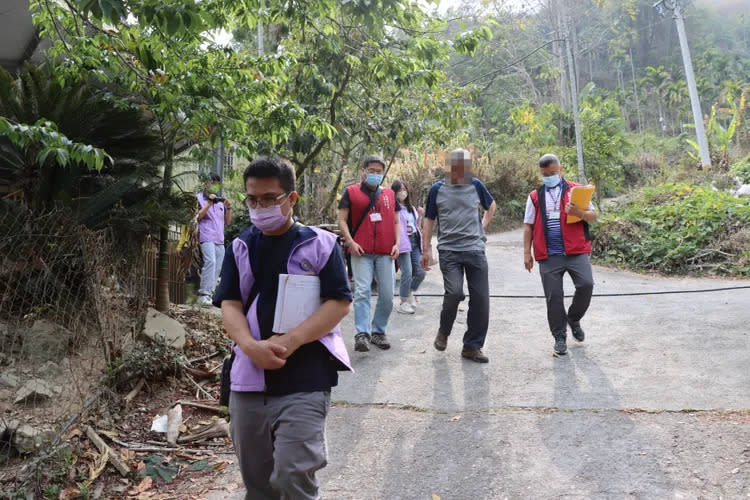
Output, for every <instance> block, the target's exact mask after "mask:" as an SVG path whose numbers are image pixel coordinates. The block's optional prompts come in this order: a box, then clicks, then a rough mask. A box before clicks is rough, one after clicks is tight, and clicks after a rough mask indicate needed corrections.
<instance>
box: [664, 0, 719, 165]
mask: <svg viewBox="0 0 750 500" xmlns="http://www.w3.org/2000/svg"><path fill="white" fill-rule="evenodd" d="M654 8H655V9H656V11H657V12H658V13H659V14H661V15H662V16H664V15H666V11H665V9H669V10H671V11H672V17H673V18H674V22H675V24H676V25H677V35H678V36H679V37H680V50H681V51H682V63H683V64H684V65H685V79H687V84H688V92H689V93H690V105H691V107H692V108H693V121H694V122H695V135H696V136H697V138H698V147H699V148H700V155H701V164H702V167H703V168H704V169H710V168H711V154H710V152H709V150H708V138H707V137H706V129H705V127H704V126H703V111H701V102H700V97H699V96H698V87H697V85H696V84H695V74H694V73H693V60H692V58H691V57H690V47H689V46H688V42H687V34H686V33H685V20H684V18H683V17H682V13H683V11H684V10H685V7H684V6H683V5H682V4H681V2H680V0H658V1H657V2H656V3H655V4H654Z"/></svg>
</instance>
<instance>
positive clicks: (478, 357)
mask: <svg viewBox="0 0 750 500" xmlns="http://www.w3.org/2000/svg"><path fill="white" fill-rule="evenodd" d="M461 357H462V358H466V359H470V360H472V361H475V362H477V363H489V362H490V358H488V357H487V356H486V355H485V354H484V353H483V352H482V350H481V349H467V348H465V347H464V349H463V350H462V351H461Z"/></svg>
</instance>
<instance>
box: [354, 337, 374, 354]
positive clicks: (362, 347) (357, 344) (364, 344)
mask: <svg viewBox="0 0 750 500" xmlns="http://www.w3.org/2000/svg"><path fill="white" fill-rule="evenodd" d="M354 350H355V351H359V352H367V351H369V350H370V336H369V335H367V334H366V333H358V334H357V335H355V336H354Z"/></svg>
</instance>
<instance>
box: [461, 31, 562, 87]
mask: <svg viewBox="0 0 750 500" xmlns="http://www.w3.org/2000/svg"><path fill="white" fill-rule="evenodd" d="M564 41H565V39H564V38H557V39H554V40H550V41H548V42H545V43H543V44H542V45H540V46H539V47H537V48H535V49H534V50H532V51H531V52H529V53H528V54H526V55H525V56H523V57H520V58H518V59H516V60H515V61H513V62H512V63H509V64H506V65H505V66H503V67H501V68H497V69H495V70H492V71H490V72H489V73H485V74H484V75H481V76H478V77H476V78H474V79H472V80H469V81H468V82H464V83H460V84H459V85H458V86H459V87H465V86H467V85H469V84H470V83H474V82H476V81H477V80H481V79H482V78H486V77H488V76H493V75H496V74H497V73H499V72H501V71H503V70H506V69H508V68H510V67H512V66H515V65H516V64H518V63H520V62H523V61H524V60H526V59H528V58H529V57H531V56H532V55H534V54H536V53H537V52H539V51H540V50H542V49H543V48H544V47H546V46H547V45H550V44H552V43H555V42H564Z"/></svg>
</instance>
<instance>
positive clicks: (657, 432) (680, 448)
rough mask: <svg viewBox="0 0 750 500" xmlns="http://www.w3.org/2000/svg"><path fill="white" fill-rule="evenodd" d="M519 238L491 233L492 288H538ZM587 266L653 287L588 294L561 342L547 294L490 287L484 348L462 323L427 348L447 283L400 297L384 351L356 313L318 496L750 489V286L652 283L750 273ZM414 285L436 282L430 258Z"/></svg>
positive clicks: (622, 281)
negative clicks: (581, 333) (361, 328)
mask: <svg viewBox="0 0 750 500" xmlns="http://www.w3.org/2000/svg"><path fill="white" fill-rule="evenodd" d="M520 241H521V232H520V231H513V232H508V233H503V234H498V235H493V236H491V237H490V239H489V242H488V246H487V256H488V260H489V263H490V289H491V292H492V293H493V294H498V295H526V294H528V295H540V294H541V293H542V289H541V282H540V279H539V274H538V268H537V267H535V268H534V270H533V271H532V273H531V274H529V273H527V272H526V271H525V270H524V269H523V263H522V248H521V245H520ZM594 278H595V280H596V286H595V289H594V293H595V294H597V293H623V292H654V293H653V294H652V295H645V296H636V297H594V299H593V300H592V304H591V308H590V309H589V313H588V314H587V316H586V317H585V318H584V321H583V322H582V326H583V327H584V329H585V331H586V341H585V343H583V344H577V343H575V341H573V340H572V339H571V338H570V337H569V354H568V355H567V356H564V357H560V358H555V357H553V356H552V337H551V335H550V334H549V331H548V329H547V326H546V314H545V307H544V301H543V300H542V299H501V298H493V299H492V300H491V320H490V332H489V334H488V337H487V343H486V347H485V352H486V353H487V354H488V355H489V357H490V363H489V364H488V365H479V364H475V363H473V362H470V361H465V360H462V359H461V358H460V355H459V353H460V350H461V336H462V334H463V329H464V328H465V325H464V324H459V323H457V324H456V325H455V327H454V330H453V334H452V336H451V337H450V340H449V345H448V349H447V350H446V351H445V352H438V351H436V350H435V349H434V348H433V347H432V340H433V338H434V335H435V333H436V329H437V324H438V316H439V312H440V305H441V299H440V298H437V297H436V298H432V297H423V298H422V299H421V300H420V302H419V310H418V312H417V314H416V315H413V316H404V315H400V314H397V313H396V312H395V310H394V313H393V315H392V317H391V323H390V324H391V328H390V330H389V332H388V334H389V337H390V338H391V343H392V344H393V347H392V349H391V350H389V351H378V350H377V349H374V350H373V351H371V352H369V353H364V354H363V353H357V352H354V350H353V349H352V345H353V333H354V332H353V329H352V328H353V326H352V325H353V319H352V317H351V315H350V317H348V318H346V320H345V322H344V324H343V325H342V326H343V330H344V332H345V337H346V341H347V344H348V347H349V348H350V353H351V355H352V359H353V363H354V366H355V369H356V370H357V372H356V373H355V374H342V375H341V377H340V384H339V386H338V387H337V388H335V389H334V392H333V397H332V399H333V400H334V401H335V404H334V407H333V408H332V409H331V413H330V416H329V424H328V441H329V453H330V457H329V464H328V467H327V468H325V469H324V470H323V471H321V473H319V476H318V477H319V478H320V481H321V484H322V487H323V493H324V498H326V499H388V500H391V499H426V500H430V499H432V498H434V496H433V495H436V496H438V497H440V498H441V499H443V500H446V499H462V500H463V499H467V500H468V499H483V498H486V499H495V498H659V499H661V498H750V289H744V290H735V291H722V292H715V293H700V294H676V295H660V294H657V292H660V291H669V290H688V289H705V288H717V287H726V286H737V285H750V281H747V280H745V281H736V280H716V279H682V278H681V279H673V278H662V277H655V276H654V277H651V276H643V275H637V274H633V273H628V272H622V271H616V270H610V269H605V268H599V267H597V268H595V270H594ZM566 285H568V286H569V288H570V291H571V293H572V283H567V284H566ZM420 291H421V292H424V293H437V294H440V293H442V281H441V277H440V273H439V270H438V269H437V266H436V268H435V269H433V270H432V271H430V273H428V279H427V280H426V282H425V284H424V285H423V287H422V289H421V290H420ZM465 305H466V302H464V304H462V307H465ZM230 474H234V476H232V478H233V479H235V480H238V476H237V473H236V471H234V472H231V473H230ZM217 486H219V485H217ZM227 495H228V493H223V496H222V495H221V494H219V493H217V496H215V497H212V498H226V496H227ZM234 495H235V496H234V497H232V498H242V494H239V493H235V494H234Z"/></svg>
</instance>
